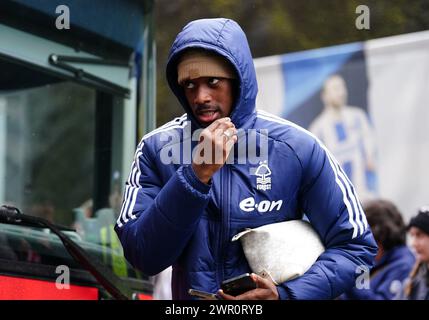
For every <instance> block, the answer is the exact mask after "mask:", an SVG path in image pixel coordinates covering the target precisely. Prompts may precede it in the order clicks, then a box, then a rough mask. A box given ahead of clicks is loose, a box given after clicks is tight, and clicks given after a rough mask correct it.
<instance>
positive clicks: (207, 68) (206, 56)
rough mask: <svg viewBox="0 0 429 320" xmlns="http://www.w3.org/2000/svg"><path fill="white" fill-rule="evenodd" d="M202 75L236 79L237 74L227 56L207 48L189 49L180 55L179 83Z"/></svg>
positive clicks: (178, 66) (178, 67)
mask: <svg viewBox="0 0 429 320" xmlns="http://www.w3.org/2000/svg"><path fill="white" fill-rule="evenodd" d="M200 77H214V78H215V77H219V78H227V79H235V78H236V75H235V72H234V70H233V67H232V65H231V64H230V63H229V62H228V61H227V60H226V58H224V57H222V56H220V55H218V54H215V53H212V52H210V51H207V50H192V49H191V50H189V51H186V52H185V53H184V54H183V55H182V57H180V60H179V64H178V65H177V81H178V83H179V84H181V83H183V81H185V80H192V79H196V78H200Z"/></svg>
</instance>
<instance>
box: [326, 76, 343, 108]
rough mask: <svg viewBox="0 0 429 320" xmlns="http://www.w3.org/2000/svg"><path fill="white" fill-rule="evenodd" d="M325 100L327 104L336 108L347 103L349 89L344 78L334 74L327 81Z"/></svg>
mask: <svg viewBox="0 0 429 320" xmlns="http://www.w3.org/2000/svg"><path fill="white" fill-rule="evenodd" d="M323 100H324V102H325V104H328V105H330V106H331V107H335V108H341V107H342V106H344V105H345V104H346V103H347V89H346V84H345V82H344V80H343V79H342V78H340V77H338V76H334V77H332V78H330V79H328V80H327V81H326V83H325V86H324V92H323Z"/></svg>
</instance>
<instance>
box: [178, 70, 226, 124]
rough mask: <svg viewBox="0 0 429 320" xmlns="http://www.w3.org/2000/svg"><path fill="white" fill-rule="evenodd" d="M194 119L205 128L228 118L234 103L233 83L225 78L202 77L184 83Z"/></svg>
mask: <svg viewBox="0 0 429 320" xmlns="http://www.w3.org/2000/svg"><path fill="white" fill-rule="evenodd" d="M182 87H183V89H184V90H185V95H186V99H187V100H188V103H189V106H190V107H191V110H192V113H193V114H194V117H195V118H196V119H197V120H198V122H199V123H200V124H201V126H203V127H207V126H208V125H210V124H211V123H212V122H213V121H215V120H217V119H220V118H224V117H228V116H229V115H230V114H231V111H232V107H233V103H234V90H233V82H232V80H230V79H225V78H211V77H200V78H196V79H192V80H186V81H184V82H183V83H182Z"/></svg>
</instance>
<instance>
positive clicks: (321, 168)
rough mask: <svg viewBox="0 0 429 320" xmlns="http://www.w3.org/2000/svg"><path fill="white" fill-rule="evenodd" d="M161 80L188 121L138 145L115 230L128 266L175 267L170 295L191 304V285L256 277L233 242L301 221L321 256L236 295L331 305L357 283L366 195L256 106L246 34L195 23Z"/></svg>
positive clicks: (150, 270)
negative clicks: (250, 232) (300, 271)
mask: <svg viewBox="0 0 429 320" xmlns="http://www.w3.org/2000/svg"><path fill="white" fill-rule="evenodd" d="M166 73H167V80H168V83H169V85H170V87H171V89H172V91H173V92H174V94H175V95H176V96H177V98H178V99H179V101H180V103H181V104H182V106H183V107H184V109H185V111H186V114H185V115H184V116H182V117H180V118H177V119H175V120H173V121H171V122H169V123H167V124H166V125H164V126H162V127H160V128H158V129H156V130H154V131H152V132H150V133H149V134H147V135H145V136H144V137H143V139H142V140H141V142H140V144H139V145H138V146H137V151H136V153H135V158H134V162H133V164H132V168H131V173H130V176H129V179H128V181H127V183H126V189H125V192H124V201H123V205H122V210H121V214H120V216H119V218H118V221H117V224H116V227H115V230H116V232H117V233H118V236H119V238H120V240H121V243H122V245H123V247H124V252H125V256H126V258H127V259H128V260H129V261H130V262H131V263H132V264H133V265H134V266H135V267H137V268H139V269H140V270H142V271H143V272H144V273H146V274H148V275H154V274H157V273H159V272H160V271H162V270H163V269H165V268H167V267H168V266H170V265H172V266H173V276H172V277H173V279H172V292H173V299H190V298H192V297H190V296H189V295H188V289H189V288H193V289H196V290H201V291H206V292H211V293H216V292H218V289H219V288H220V284H221V282H222V281H223V280H225V279H229V278H232V277H234V276H237V275H240V274H243V273H246V272H250V268H249V265H248V263H247V261H246V258H245V256H244V253H243V249H242V247H241V244H240V243H239V242H231V238H232V237H233V236H234V235H235V234H237V233H239V232H240V231H242V230H243V229H245V228H256V227H259V226H262V225H265V224H270V223H276V222H280V221H287V220H294V219H302V217H303V215H304V214H305V215H306V216H307V218H308V220H309V221H310V223H311V225H312V226H313V228H314V229H315V230H316V231H317V233H318V234H319V236H320V239H321V240H322V242H323V244H324V245H325V248H326V250H325V252H324V253H323V254H322V255H320V257H319V258H318V260H317V261H316V262H315V263H314V264H313V266H312V267H311V268H310V269H309V270H308V271H307V272H306V273H305V274H304V275H302V276H301V277H299V278H296V279H294V280H290V281H287V282H285V283H281V284H280V285H278V286H274V285H273V284H272V283H270V282H269V281H268V280H266V279H262V278H260V277H257V276H255V277H254V280H255V281H256V282H257V283H258V286H259V288H258V289H255V290H251V291H249V292H248V293H245V294H244V295H242V296H240V298H246V299H332V298H335V297H337V296H339V295H340V294H341V293H343V292H344V291H345V290H347V289H350V288H351V287H353V285H354V283H355V278H356V276H357V275H358V273H356V272H357V270H360V269H359V268H362V267H367V268H369V267H371V266H372V263H373V259H374V256H375V254H376V251H377V247H376V244H375V241H374V239H373V236H372V233H371V231H370V229H369V228H368V224H367V221H366V218H365V215H364V213H363V210H362V207H361V204H360V202H359V199H358V197H357V195H356V193H355V190H354V188H353V186H352V184H351V183H350V181H349V180H348V178H347V176H346V175H345V174H344V172H343V170H342V169H341V167H340V166H339V165H338V164H337V162H336V160H335V159H334V157H333V156H332V155H331V154H330V153H329V151H328V150H327V149H326V148H325V146H323V144H321V143H320V141H318V139H317V138H315V137H314V136H312V135H311V134H310V133H308V132H307V131H305V130H304V129H302V128H300V127H299V126H297V125H295V124H293V123H291V122H289V121H287V120H284V119H281V118H278V117H275V116H273V115H271V114H268V113H266V112H261V111H256V110H255V100H256V94H257V91H258V88H257V81H256V75H255V69H254V65H253V60H252V55H251V52H250V49H249V45H248V42H247V39H246V36H245V34H244V32H243V30H242V29H241V28H240V26H239V25H238V24H237V23H236V22H234V21H232V20H229V19H202V20H196V21H193V22H191V23H189V24H188V25H186V26H185V27H184V28H183V30H182V31H181V32H180V33H179V34H178V36H177V37H176V40H175V41H174V43H173V45H172V48H171V51H170V55H169V58H168V62H167V70H166ZM207 146H209V147H211V148H212V150H213V152H210V148H208V147H207ZM243 146H244V148H243ZM246 147H247V148H246ZM192 150H194V153H192V157H191V151H192ZM210 160H212V161H210ZM223 297H224V298H232V297H229V296H225V295H224V296H223Z"/></svg>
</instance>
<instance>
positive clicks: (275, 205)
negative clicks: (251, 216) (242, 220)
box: [240, 197, 283, 213]
mask: <svg viewBox="0 0 429 320" xmlns="http://www.w3.org/2000/svg"><path fill="white" fill-rule="evenodd" d="M282 204H283V200H277V201H268V200H263V201H261V202H259V203H255V199H254V198H253V197H249V198H246V199H244V200H241V201H240V209H241V210H243V211H245V212H252V211H255V210H257V211H258V212H261V213H264V212H270V211H273V210H274V209H275V210H276V211H280V208H281V207H282Z"/></svg>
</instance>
